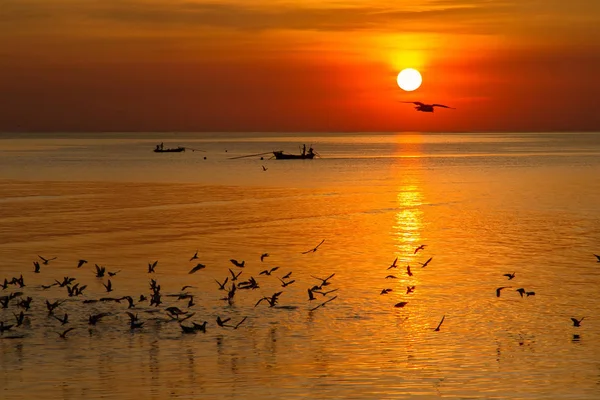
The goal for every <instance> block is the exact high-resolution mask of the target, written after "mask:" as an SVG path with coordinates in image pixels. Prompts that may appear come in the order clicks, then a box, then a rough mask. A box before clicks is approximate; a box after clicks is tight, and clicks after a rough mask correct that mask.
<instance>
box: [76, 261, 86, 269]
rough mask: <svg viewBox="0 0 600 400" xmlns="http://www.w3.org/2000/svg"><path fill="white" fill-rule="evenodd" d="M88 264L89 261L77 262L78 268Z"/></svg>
mask: <svg viewBox="0 0 600 400" xmlns="http://www.w3.org/2000/svg"><path fill="white" fill-rule="evenodd" d="M86 263H87V260H79V261H78V262H77V268H81V267H82V265H83V264H86Z"/></svg>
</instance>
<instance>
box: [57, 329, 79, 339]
mask: <svg viewBox="0 0 600 400" xmlns="http://www.w3.org/2000/svg"><path fill="white" fill-rule="evenodd" d="M73 329H77V328H75V327H73V328H69V329H67V330H66V331H64V332H63V333H60V332H56V334H57V335H58V336H59V337H60V338H61V339H66V338H67V333H69V332H71V331H72V330H73Z"/></svg>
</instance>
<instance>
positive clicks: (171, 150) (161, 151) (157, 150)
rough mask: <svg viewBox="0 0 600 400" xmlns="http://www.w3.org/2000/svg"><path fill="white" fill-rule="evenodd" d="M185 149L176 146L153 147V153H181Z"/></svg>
mask: <svg viewBox="0 0 600 400" xmlns="http://www.w3.org/2000/svg"><path fill="white" fill-rule="evenodd" d="M182 151H185V147H177V148H175V149H162V150H161V149H154V152H155V153H181V152H182Z"/></svg>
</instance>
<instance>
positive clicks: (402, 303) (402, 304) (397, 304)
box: [394, 301, 408, 308]
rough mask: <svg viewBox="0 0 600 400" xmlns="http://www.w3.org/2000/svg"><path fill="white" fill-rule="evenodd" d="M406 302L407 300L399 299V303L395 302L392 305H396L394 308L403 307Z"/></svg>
mask: <svg viewBox="0 0 600 400" xmlns="http://www.w3.org/2000/svg"><path fill="white" fill-rule="evenodd" d="M407 304H408V301H401V302H400V303H396V304H395V305H394V307H396V308H403V307H404V306H405V305H407Z"/></svg>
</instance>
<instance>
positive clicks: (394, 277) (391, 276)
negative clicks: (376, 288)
mask: <svg viewBox="0 0 600 400" xmlns="http://www.w3.org/2000/svg"><path fill="white" fill-rule="evenodd" d="M385 279H398V277H397V276H394V275H388V276H386V277H385Z"/></svg>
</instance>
